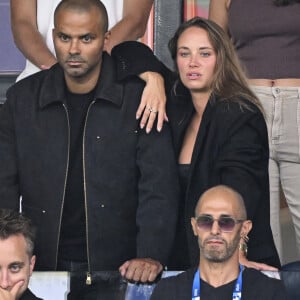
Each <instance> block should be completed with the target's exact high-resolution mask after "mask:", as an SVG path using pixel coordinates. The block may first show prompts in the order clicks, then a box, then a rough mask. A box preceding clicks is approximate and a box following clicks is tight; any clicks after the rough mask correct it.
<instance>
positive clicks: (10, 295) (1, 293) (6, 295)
mask: <svg viewBox="0 0 300 300" xmlns="http://www.w3.org/2000/svg"><path fill="white" fill-rule="evenodd" d="M23 284H24V280H20V281H19V282H17V283H16V284H15V285H14V286H13V287H12V289H11V290H10V291H9V290H6V289H4V288H1V287H0V300H16V299H17V296H18V294H19V291H20V289H21V287H22V286H23Z"/></svg>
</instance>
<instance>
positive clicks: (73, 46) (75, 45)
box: [69, 40, 80, 55]
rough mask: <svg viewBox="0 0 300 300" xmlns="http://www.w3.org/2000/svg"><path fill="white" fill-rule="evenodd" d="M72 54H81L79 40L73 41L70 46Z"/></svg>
mask: <svg viewBox="0 0 300 300" xmlns="http://www.w3.org/2000/svg"><path fill="white" fill-rule="evenodd" d="M69 53H70V54H73V55H74V54H79V53H80V49H79V41H78V40H72V41H71V44H70V49H69Z"/></svg>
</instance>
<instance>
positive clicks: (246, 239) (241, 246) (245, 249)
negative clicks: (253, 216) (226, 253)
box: [239, 234, 249, 257]
mask: <svg viewBox="0 0 300 300" xmlns="http://www.w3.org/2000/svg"><path fill="white" fill-rule="evenodd" d="M241 238H242V240H243V242H240V244H239V249H240V250H241V251H242V253H243V254H244V256H245V257H247V253H248V245H247V243H248V242H249V237H248V235H247V234H246V235H242V236H241Z"/></svg>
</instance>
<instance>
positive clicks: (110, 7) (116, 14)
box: [17, 0, 123, 81]
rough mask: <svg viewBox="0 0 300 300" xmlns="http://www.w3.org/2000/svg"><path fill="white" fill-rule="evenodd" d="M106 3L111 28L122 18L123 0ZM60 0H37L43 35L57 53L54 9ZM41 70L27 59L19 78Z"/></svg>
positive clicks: (107, 1) (105, 0)
mask: <svg viewBox="0 0 300 300" xmlns="http://www.w3.org/2000/svg"><path fill="white" fill-rule="evenodd" d="M101 1H102V3H103V4H104V5H105V7H106V10H107V14H108V19H109V28H111V27H113V26H114V25H115V24H116V23H117V22H118V21H120V20H121V19H122V14H123V0H101ZM59 2H60V0H46V1H45V0H37V24H38V29H39V32H40V33H41V35H42V36H43V37H44V40H45V41H46V44H47V46H48V48H49V49H50V51H51V52H52V53H53V54H54V55H55V52H54V46H53V40H52V29H53V15H54V10H55V8H56V6H57V4H58V3H59ZM38 71H40V69H39V68H38V67H37V66H35V65H34V64H32V63H31V62H30V61H29V60H26V64H25V69H24V70H23V71H22V73H21V74H20V75H19V77H18V78H17V81H18V80H21V79H23V78H25V77H27V76H29V75H31V74H33V73H36V72H38Z"/></svg>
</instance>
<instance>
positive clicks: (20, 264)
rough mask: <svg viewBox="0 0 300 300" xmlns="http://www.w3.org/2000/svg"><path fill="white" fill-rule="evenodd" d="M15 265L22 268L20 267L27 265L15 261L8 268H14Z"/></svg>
mask: <svg viewBox="0 0 300 300" xmlns="http://www.w3.org/2000/svg"><path fill="white" fill-rule="evenodd" d="M14 265H18V266H20V267H23V266H24V265H25V263H24V262H23V261H13V262H11V263H10V264H9V265H8V266H9V267H12V266H14Z"/></svg>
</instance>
